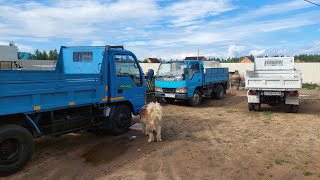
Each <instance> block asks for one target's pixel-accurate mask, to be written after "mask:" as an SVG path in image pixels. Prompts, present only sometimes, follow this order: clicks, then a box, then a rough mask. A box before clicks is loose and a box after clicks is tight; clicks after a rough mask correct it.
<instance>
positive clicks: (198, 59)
mask: <svg viewBox="0 0 320 180" xmlns="http://www.w3.org/2000/svg"><path fill="white" fill-rule="evenodd" d="M198 60H199V49H198V55H197V61H198Z"/></svg>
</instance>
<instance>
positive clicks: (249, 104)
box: [248, 103, 253, 111]
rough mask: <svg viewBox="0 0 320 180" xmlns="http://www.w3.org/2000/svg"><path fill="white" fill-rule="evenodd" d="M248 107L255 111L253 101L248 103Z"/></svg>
mask: <svg viewBox="0 0 320 180" xmlns="http://www.w3.org/2000/svg"><path fill="white" fill-rule="evenodd" d="M248 109H249V111H253V103H248Z"/></svg>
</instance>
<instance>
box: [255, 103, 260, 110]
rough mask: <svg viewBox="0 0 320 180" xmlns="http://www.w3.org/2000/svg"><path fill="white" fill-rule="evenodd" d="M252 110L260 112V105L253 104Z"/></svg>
mask: <svg viewBox="0 0 320 180" xmlns="http://www.w3.org/2000/svg"><path fill="white" fill-rule="evenodd" d="M253 109H254V110H255V111H260V110H261V103H256V104H254V106H253Z"/></svg>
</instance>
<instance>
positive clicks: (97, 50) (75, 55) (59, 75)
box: [0, 46, 108, 116]
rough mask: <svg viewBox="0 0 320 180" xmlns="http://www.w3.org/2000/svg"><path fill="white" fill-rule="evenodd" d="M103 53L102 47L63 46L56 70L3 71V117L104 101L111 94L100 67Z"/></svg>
mask: <svg viewBox="0 0 320 180" xmlns="http://www.w3.org/2000/svg"><path fill="white" fill-rule="evenodd" d="M104 52H105V47H103V46H102V47H72V48H69V47H62V48H61V50H60V56H59V60H58V63H57V68H56V70H55V71H17V70H1V71H0V116H1V115H8V114H16V113H24V114H29V113H33V112H41V111H48V110H54V109H60V108H68V107H70V106H80V105H86V104H95V103H97V102H101V100H102V98H101V97H106V96H107V95H108V94H107V92H106V91H101V88H102V83H101V79H102V74H101V73H100V71H99V70H98V69H99V66H98V65H100V67H101V62H102V59H103V53H104ZM99 63H100V64H99ZM99 96H100V97H99Z"/></svg>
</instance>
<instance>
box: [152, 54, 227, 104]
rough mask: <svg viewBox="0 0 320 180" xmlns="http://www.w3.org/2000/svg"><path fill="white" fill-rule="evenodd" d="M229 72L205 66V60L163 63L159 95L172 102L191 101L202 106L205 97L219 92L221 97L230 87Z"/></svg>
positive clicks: (158, 88)
mask: <svg viewBox="0 0 320 180" xmlns="http://www.w3.org/2000/svg"><path fill="white" fill-rule="evenodd" d="M227 71H228V69H227V68H204V62H203V61H199V60H188V61H171V62H163V63H161V64H160V66H159V69H158V72H157V76H156V81H155V96H156V97H157V98H164V99H165V101H166V102H168V103H173V102H174V101H175V100H184V101H188V103H189V104H190V105H192V106H197V105H199V104H200V103H201V100H202V96H206V95H209V96H215V95H217V94H219V95H218V97H220V98H221V96H223V94H224V93H225V90H226V88H227V84H226V82H227V81H228V75H227V73H228V72H227ZM221 75H222V76H221Z"/></svg>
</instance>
